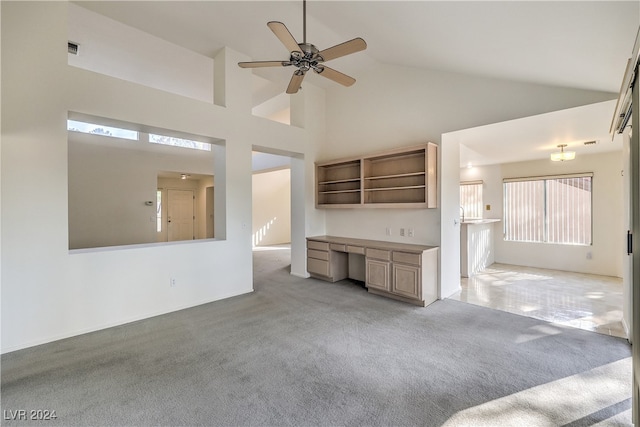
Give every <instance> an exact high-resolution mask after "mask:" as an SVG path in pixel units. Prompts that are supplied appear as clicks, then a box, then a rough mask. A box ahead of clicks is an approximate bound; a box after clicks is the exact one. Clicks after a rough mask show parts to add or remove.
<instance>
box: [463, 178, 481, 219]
mask: <svg viewBox="0 0 640 427" xmlns="http://www.w3.org/2000/svg"><path fill="white" fill-rule="evenodd" d="M482 206H483V205H482V181H468V182H461V183H460V207H461V208H462V209H463V211H464V213H462V212H461V214H462V216H463V217H464V219H482Z"/></svg>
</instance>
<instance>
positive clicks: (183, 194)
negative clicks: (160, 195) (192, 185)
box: [167, 190, 195, 242]
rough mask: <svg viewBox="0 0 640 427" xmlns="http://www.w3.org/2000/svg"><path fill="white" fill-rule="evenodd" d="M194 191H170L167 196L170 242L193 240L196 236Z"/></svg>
mask: <svg viewBox="0 0 640 427" xmlns="http://www.w3.org/2000/svg"><path fill="white" fill-rule="evenodd" d="M193 203H194V194H193V190H169V191H168V196H167V230H168V234H169V235H168V240H169V241H170V242H173V241H176V240H193V239H195V235H194V233H193V230H194V221H195V216H194V214H193Z"/></svg>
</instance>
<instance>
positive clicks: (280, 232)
mask: <svg viewBox="0 0 640 427" xmlns="http://www.w3.org/2000/svg"><path fill="white" fill-rule="evenodd" d="M252 188H253V205H252V206H253V227H252V232H253V244H254V246H267V245H277V244H281V243H290V242H291V171H290V170H289V169H288V168H287V169H280V170H275V171H268V172H259V173H254V174H253V186H252Z"/></svg>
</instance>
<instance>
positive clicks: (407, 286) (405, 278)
mask: <svg viewBox="0 0 640 427" xmlns="http://www.w3.org/2000/svg"><path fill="white" fill-rule="evenodd" d="M391 286H392V287H391V292H393V293H394V294H398V295H401V296H403V297H407V298H417V299H422V295H421V294H422V292H421V283H420V267H418V266H414V265H404V264H393V280H392V285H391Z"/></svg>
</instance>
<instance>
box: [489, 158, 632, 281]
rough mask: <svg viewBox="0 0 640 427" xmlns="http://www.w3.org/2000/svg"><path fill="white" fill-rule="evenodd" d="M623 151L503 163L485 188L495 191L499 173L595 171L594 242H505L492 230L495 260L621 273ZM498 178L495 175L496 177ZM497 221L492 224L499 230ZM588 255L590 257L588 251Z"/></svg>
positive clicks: (505, 175)
mask: <svg viewBox="0 0 640 427" xmlns="http://www.w3.org/2000/svg"><path fill="white" fill-rule="evenodd" d="M621 165H622V153H621V152H620V151H614V152H608V153H601V154H591V155H579V156H576V159H575V160H573V161H570V162H551V161H550V160H536V161H531V162H518V163H508V164H504V165H501V167H500V169H501V174H502V177H496V176H495V174H493V177H492V178H491V179H487V180H486V181H485V188H492V190H491V192H492V193H497V192H498V191H497V189H498V188H502V178H516V177H523V176H541V175H559V174H565V173H581V172H593V174H594V175H593V190H592V203H593V211H592V215H593V235H592V239H593V244H592V245H591V246H572V245H555V244H546V243H545V244H540V243H524V242H508V241H505V240H504V239H503V238H502V235H501V233H496V239H495V249H496V257H495V260H496V262H500V263H505V264H514V265H524V266H529V267H540V268H551V269H556V270H566V271H576V272H580V273H590V274H601V275H606V276H616V277H622V256H623V251H624V249H625V248H624V234H623V233H622V231H621V230H622V229H623V226H622V208H623V199H622V176H621V173H620V171H621ZM496 178H497V179H496ZM500 229H501V228H500V227H497V228H496V229H495V230H498V231H499V230H500ZM589 254H590V255H591V259H588V255H589Z"/></svg>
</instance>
